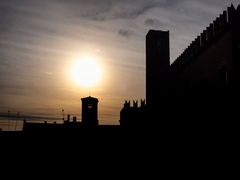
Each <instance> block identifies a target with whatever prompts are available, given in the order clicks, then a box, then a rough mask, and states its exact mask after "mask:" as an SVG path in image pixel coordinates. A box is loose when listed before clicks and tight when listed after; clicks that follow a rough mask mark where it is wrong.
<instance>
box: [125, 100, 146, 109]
mask: <svg viewBox="0 0 240 180" xmlns="http://www.w3.org/2000/svg"><path fill="white" fill-rule="evenodd" d="M145 107H146V100H142V99H141V104H140V106H138V101H135V100H133V106H131V101H125V103H124V108H145Z"/></svg>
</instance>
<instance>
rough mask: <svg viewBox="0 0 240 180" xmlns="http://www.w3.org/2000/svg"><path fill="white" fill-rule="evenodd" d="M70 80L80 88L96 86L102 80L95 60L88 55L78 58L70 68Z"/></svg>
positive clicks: (98, 65) (100, 71)
mask: <svg viewBox="0 0 240 180" xmlns="http://www.w3.org/2000/svg"><path fill="white" fill-rule="evenodd" d="M71 78H72V80H73V81H74V82H75V84H77V85H79V86H81V87H86V88H90V87H93V86H96V85H97V84H98V83H99V82H100V80H101V78H102V68H101V66H100V64H99V63H98V61H97V58H96V57H94V56H90V55H87V56H83V57H81V58H78V59H77V60H76V61H75V62H74V63H73V65H72V67H71Z"/></svg>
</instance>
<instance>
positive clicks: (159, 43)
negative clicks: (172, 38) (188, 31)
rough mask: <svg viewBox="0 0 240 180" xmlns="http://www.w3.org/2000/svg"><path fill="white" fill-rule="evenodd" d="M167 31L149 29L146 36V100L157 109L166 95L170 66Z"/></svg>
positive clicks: (150, 108) (150, 106) (149, 105)
mask: <svg viewBox="0 0 240 180" xmlns="http://www.w3.org/2000/svg"><path fill="white" fill-rule="evenodd" d="M169 57H170V52H169V31H167V32H164V31H156V30H150V31H149V32H148V34H147V36H146V86H147V88H146V101H147V106H148V108H149V110H152V109H155V108H156V109H158V108H159V104H161V100H163V98H164V97H165V95H166V93H167V92H166V89H167V88H166V87H167V83H168V80H169V78H168V71H169V66H170V59H169Z"/></svg>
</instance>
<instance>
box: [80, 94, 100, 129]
mask: <svg viewBox="0 0 240 180" xmlns="http://www.w3.org/2000/svg"><path fill="white" fill-rule="evenodd" d="M82 123H83V126H85V127H95V126H98V99H97V98H93V97H90V96H89V97H86V98H82Z"/></svg>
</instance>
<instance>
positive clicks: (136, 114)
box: [120, 100, 147, 127]
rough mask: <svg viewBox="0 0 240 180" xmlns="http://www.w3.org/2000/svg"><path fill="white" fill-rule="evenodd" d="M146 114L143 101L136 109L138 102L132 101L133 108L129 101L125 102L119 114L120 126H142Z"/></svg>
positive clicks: (144, 122)
mask: <svg viewBox="0 0 240 180" xmlns="http://www.w3.org/2000/svg"><path fill="white" fill-rule="evenodd" d="M146 113H147V109H146V103H145V100H141V106H140V107H138V101H133V106H131V104H130V101H125V104H124V107H123V109H122V110H121V112H120V124H121V126H124V127H136V126H143V125H144V124H146V115H147V114H146Z"/></svg>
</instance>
